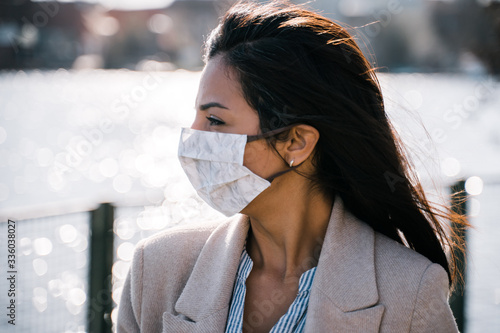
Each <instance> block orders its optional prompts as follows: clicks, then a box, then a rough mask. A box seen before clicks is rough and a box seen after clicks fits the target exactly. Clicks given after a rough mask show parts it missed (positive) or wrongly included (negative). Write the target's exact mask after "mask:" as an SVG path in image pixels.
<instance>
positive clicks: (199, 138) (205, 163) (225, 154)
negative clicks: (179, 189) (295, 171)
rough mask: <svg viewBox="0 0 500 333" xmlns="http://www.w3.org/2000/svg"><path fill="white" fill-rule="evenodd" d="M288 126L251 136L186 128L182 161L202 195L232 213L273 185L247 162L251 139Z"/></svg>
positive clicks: (269, 134)
mask: <svg viewBox="0 0 500 333" xmlns="http://www.w3.org/2000/svg"><path fill="white" fill-rule="evenodd" d="M285 129H286V128H284V129H280V130H276V131H272V132H268V133H265V134H263V135H257V136H247V135H241V134H228V133H219V132H208V131H199V130H193V129H190V128H183V129H182V132H181V139H180V142H179V151H178V155H179V161H180V163H181V166H182V168H183V169H184V172H185V173H186V175H187V176H188V178H189V181H190V182H191V184H192V185H193V187H194V188H195V190H196V192H197V193H198V195H199V196H200V197H201V198H202V199H203V200H204V201H205V202H206V203H207V204H209V205H210V206H211V207H212V208H214V209H216V210H218V211H219V212H221V213H222V214H224V215H226V216H231V215H234V214H236V213H239V212H240V211H241V210H242V209H243V208H245V207H246V206H247V205H248V204H249V203H250V202H251V201H252V200H253V199H255V197H257V196H258V195H259V194H260V193H262V192H263V191H264V190H265V189H266V188H268V187H269V186H271V183H270V182H269V181H268V180H266V179H263V178H261V177H259V176H257V175H256V174H254V173H253V172H252V171H250V170H249V169H248V168H246V167H245V166H243V155H244V153H245V146H246V144H247V142H251V141H254V140H256V139H260V138H263V137H267V136H271V135H274V134H277V133H279V132H281V131H283V130H285ZM288 170H290V169H288ZM288 170H287V171H288ZM280 174H282V173H280ZM273 179H274V177H273Z"/></svg>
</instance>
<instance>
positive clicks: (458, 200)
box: [450, 180, 467, 333]
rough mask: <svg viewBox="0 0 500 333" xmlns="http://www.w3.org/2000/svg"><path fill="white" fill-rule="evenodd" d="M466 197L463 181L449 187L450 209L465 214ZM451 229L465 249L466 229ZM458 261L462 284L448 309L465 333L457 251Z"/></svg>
mask: <svg viewBox="0 0 500 333" xmlns="http://www.w3.org/2000/svg"><path fill="white" fill-rule="evenodd" d="M466 199H467V195H466V193H465V181H464V180H460V181H458V182H456V183H455V184H453V185H452V186H451V205H452V209H453V211H454V212H455V213H457V214H460V215H464V216H465V215H466V214H467V201H466ZM451 228H452V229H453V231H454V232H455V234H456V236H457V241H458V242H460V244H464V247H465V248H466V236H467V235H466V229H465V227H464V226H462V225H459V224H456V223H452V225H451ZM455 255H456V257H457V259H458V263H457V265H458V267H457V269H458V273H459V274H460V275H461V277H462V283H458V284H457V286H456V288H455V291H454V292H453V294H452V295H451V297H450V307H451V310H452V311H453V315H454V316H455V319H456V322H457V327H458V330H459V331H460V332H461V333H464V332H465V315H464V308H465V283H466V276H465V252H461V251H457V252H456V253H455Z"/></svg>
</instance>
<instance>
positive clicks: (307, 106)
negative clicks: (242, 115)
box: [204, 0, 462, 284]
mask: <svg viewBox="0 0 500 333" xmlns="http://www.w3.org/2000/svg"><path fill="white" fill-rule="evenodd" d="M216 55H221V56H222V59H223V61H224V64H225V65H227V66H228V68H231V69H233V70H234V71H235V73H236V75H237V77H238V80H239V82H240V84H241V87H242V90H243V95H244V97H245V99H246V101H247V103H248V104H249V105H250V106H251V107H252V108H254V109H255V110H257V112H258V115H259V118H260V127H261V130H262V131H263V132H266V131H269V130H273V129H278V128H281V127H285V126H287V125H290V124H295V123H297V124H299V123H301V124H308V125H311V126H313V127H315V128H316V129H317V130H318V131H319V133H320V138H319V141H318V143H317V146H316V149H315V153H314V158H313V163H314V165H315V168H316V173H315V174H314V175H310V177H311V179H312V181H313V184H314V185H315V187H316V188H317V189H319V190H321V191H322V192H323V193H324V194H326V195H328V196H329V197H334V196H335V195H339V196H340V197H341V198H342V200H343V202H344V204H345V206H346V208H347V209H348V210H349V211H350V212H352V213H353V214H354V215H355V216H356V217H358V218H359V219H361V220H363V221H364V222H366V223H368V224H369V225H370V226H371V227H372V228H373V229H374V230H376V231H378V232H380V233H383V234H385V235H386V236H388V237H390V238H392V239H394V240H396V241H398V242H400V243H402V244H406V245H407V246H409V247H410V248H412V249H414V250H415V251H417V252H419V253H421V254H422V255H424V256H426V257H427V258H429V259H430V260H431V261H432V262H435V263H438V264H440V265H441V266H443V268H444V269H445V270H446V272H447V273H448V276H449V279H450V284H451V283H452V281H453V280H454V277H455V274H454V271H455V270H454V266H455V265H454V262H455V258H454V252H453V251H452V252H451V254H450V255H451V261H450V262H451V264H450V263H449V262H448V258H447V256H446V252H445V248H446V247H453V246H452V245H453V242H452V240H451V238H449V237H448V236H447V234H446V230H445V229H444V228H443V227H442V225H441V223H440V219H442V218H446V219H451V220H453V221H457V222H460V221H461V219H462V217H460V216H458V215H453V214H452V213H450V212H448V211H445V210H438V209H437V208H435V207H434V206H432V205H431V204H430V203H429V202H428V201H427V199H426V196H425V193H424V191H423V189H422V186H421V185H420V183H419V181H418V179H417V178H416V177H415V175H414V173H413V171H412V167H411V165H410V164H409V163H408V161H407V159H406V157H405V154H404V151H403V146H402V144H401V141H400V140H399V139H398V137H397V135H396V133H395V131H394V130H393V128H392V126H391V124H390V122H389V120H388V118H387V114H386V113H385V108H384V103H383V99H382V94H381V89H380V86H379V83H378V80H377V77H376V75H375V72H374V69H373V68H372V66H371V65H370V63H369V62H368V61H367V60H366V58H365V57H364V56H363V54H362V52H361V50H360V49H359V47H358V45H357V44H356V42H355V40H354V39H353V37H351V35H350V34H349V33H348V31H347V30H346V29H345V28H343V27H342V26H340V25H338V24H336V23H334V22H333V21H331V20H329V19H327V18H325V17H323V16H321V15H319V14H317V13H315V12H313V11H309V10H307V9H305V8H304V6H300V5H294V4H292V3H290V2H289V1H286V0H285V1H274V2H270V3H267V4H264V5H259V4H256V3H252V2H241V1H240V2H238V3H236V4H235V5H233V6H232V7H231V8H230V9H229V11H228V12H227V13H226V14H225V16H224V17H223V18H222V20H221V22H220V24H219V25H218V26H217V28H215V29H214V30H213V31H212V33H211V34H210V35H209V37H208V38H207V41H206V45H205V55H204V61H205V62H208V61H209V60H210V59H211V58H213V57H215V56H216Z"/></svg>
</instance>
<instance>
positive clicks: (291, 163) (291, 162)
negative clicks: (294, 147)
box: [290, 160, 295, 168]
mask: <svg viewBox="0 0 500 333" xmlns="http://www.w3.org/2000/svg"><path fill="white" fill-rule="evenodd" d="M293 162H295V160H291V161H290V168H291V167H292V166H293Z"/></svg>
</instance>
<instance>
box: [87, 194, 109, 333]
mask: <svg viewBox="0 0 500 333" xmlns="http://www.w3.org/2000/svg"><path fill="white" fill-rule="evenodd" d="M113 219H114V207H113V206H112V205H111V204H109V203H104V204H101V205H100V206H99V207H98V208H97V209H96V210H94V211H92V216H91V221H90V264H89V293H88V301H87V304H88V314H87V332H92V333H109V332H111V326H112V324H111V310H112V307H113V300H112V299H111V291H112V289H111V288H112V285H111V278H112V275H111V274H112V273H111V268H112V267H113Z"/></svg>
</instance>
